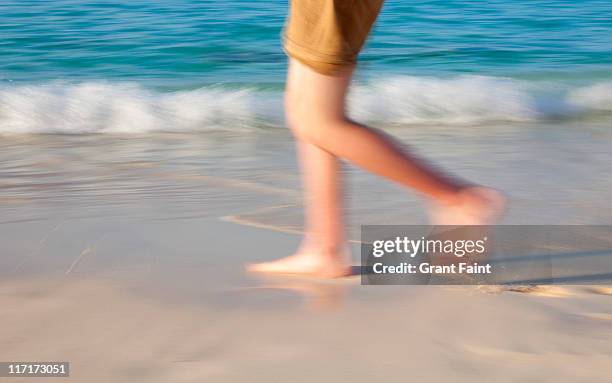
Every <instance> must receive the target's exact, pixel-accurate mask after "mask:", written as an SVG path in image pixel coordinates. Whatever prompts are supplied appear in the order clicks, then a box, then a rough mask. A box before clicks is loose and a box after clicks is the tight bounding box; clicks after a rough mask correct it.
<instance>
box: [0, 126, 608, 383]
mask: <svg viewBox="0 0 612 383" xmlns="http://www.w3.org/2000/svg"><path fill="white" fill-rule="evenodd" d="M516 129H518V128H500V129H499V130H498V131H496V132H495V135H494V137H492V138H489V139H487V140H485V139H478V138H475V136H470V132H469V130H468V131H467V132H466V133H463V135H462V136H461V137H459V138H455V140H458V142H459V143H461V142H462V140H463V141H465V142H468V141H469V142H472V146H469V145H462V146H461V147H460V148H456V149H455V150H454V151H451V150H447V151H446V152H444V151H443V150H439V151H438V152H434V153H433V154H432V155H433V158H439V159H440V162H441V163H442V164H453V163H455V164H458V163H459V161H460V160H461V161H462V162H461V165H460V166H458V165H455V166H452V165H451V167H452V168H454V169H455V170H459V171H460V170H461V168H463V167H465V169H470V170H466V171H468V172H470V174H468V175H472V176H474V177H476V178H477V179H478V180H481V181H482V182H486V183H490V184H492V185H493V186H498V187H500V188H502V189H504V190H506V191H507V192H508V193H509V194H510V196H511V197H512V201H513V202H514V203H513V205H512V206H511V211H510V213H509V215H508V217H507V218H506V221H505V222H504V223H527V222H528V223H600V224H601V223H603V224H605V223H607V224H609V223H612V214H611V210H610V205H609V203H608V201H607V199H605V198H603V196H605V195H607V194H609V193H608V191H609V190H610V186H611V185H609V183H610V179H611V178H610V177H604V176H605V175H606V174H608V173H609V169H607V168H606V167H607V164H609V162H607V163H606V162H605V161H606V160H607V159H608V157H609V156H610V154H609V152H606V151H605V150H604V149H605V148H608V146H607V145H608V143H609V141H612V137H611V136H610V133H608V132H607V131H604V130H600V129H599V128H595V127H593V128H591V130H586V131H585V130H582V131H572V130H570V128H569V127H568V128H567V129H566V130H563V129H561V130H558V131H557V135H552V136H551V135H549V136H547V137H546V136H543V135H542V136H541V137H540V134H543V132H541V131H540V130H539V129H540V128H538V129H533V130H529V129H527V128H522V129H523V130H521V131H519V132H517V131H516ZM438 133H439V132H430V133H428V132H427V131H416V132H414V131H413V132H403V133H402V132H400V134H404V136H405V137H410V136H412V137H415V138H419V139H420V141H419V142H422V145H423V148H427V147H428V145H429V146H431V147H439V146H440V142H439V141H436V140H443V139H444V138H440V137H444V135H442V136H441V135H440V134H438ZM525 135H527V138H529V139H527V138H525ZM434 136H435V137H438V138H436V139H435V140H434V138H433V137H434ZM448 137H449V136H447V138H448ZM448 139H450V138H448ZM521 140H523V141H521ZM581 140H582V141H581ZM606 140H607V141H606ZM521 142H522V143H523V146H520V145H517V143H521ZM0 145H1V146H2V151H1V152H0V159H1V161H0V164H1V166H0V171H1V172H2V173H1V175H2V177H1V182H2V183H1V185H0V212H1V214H0V243H1V244H2V249H1V250H0V304H1V305H2V308H3V309H2V310H0V323H2V324H3V326H2V329H0V344H1V345H2V347H0V360H2V361H9V360H24V361H25V360H50V361H70V362H71V377H70V378H68V379H66V381H75V382H109V381H112V382H145V381H146V382H169V381H171V382H202V381H215V382H244V381H252V382H260V381H261V382H264V381H291V382H302V381H303V382H312V381H316V380H320V381H333V382H344V381H346V382H349V381H350V382H366V381H372V380H374V379H381V380H384V381H386V382H405V381H407V380H413V381H424V380H430V381H433V382H473V381H476V380H478V381H486V382H516V381H538V382H549V381H550V382H556V383H558V382H578V381H580V382H603V381H606V379H608V377H609V376H610V375H611V373H612V369H611V368H610V363H609V362H610V360H611V359H612V318H611V315H612V311H611V308H612V289H611V288H610V287H609V286H548V287H546V286H539V287H538V286H518V287H512V288H508V287H505V288H502V287H496V286H361V285H360V281H359V279H358V278H355V277H353V278H345V279H341V280H333V281H317V280H312V279H307V278H287V277H278V278H263V277H259V276H254V275H248V274H246V273H245V272H244V271H243V264H244V263H245V262H251V261H256V260H264V259H273V258H276V257H280V256H283V255H286V254H288V253H290V252H291V251H292V250H293V249H294V248H295V246H296V245H297V243H298V240H299V235H298V234H299V231H300V222H301V217H300V215H299V205H300V195H299V188H298V185H299V179H298V174H297V170H296V167H295V161H294V160H293V158H292V149H293V148H292V146H291V143H290V139H289V137H288V136H286V135H285V134H282V133H277V132H262V133H261V134H257V135H253V136H248V137H236V136H227V135H223V134H219V135H217V136H213V137H205V138H204V137H199V136H197V135H194V136H189V135H159V136H153V137H130V136H118V137H112V136H77V137H70V136H23V137H9V138H3V139H2V141H0ZM547 145H552V146H553V148H549V147H548V146H547ZM587 147H588V149H589V150H584V149H586V148H587ZM517 148H518V149H517ZM521 148H522V149H521ZM572 148H573V149H572ZM553 149H555V150H553ZM521 150H522V152H521ZM538 150H539V152H538ZM572 150H573V151H572ZM517 151H518V152H517ZM542 153H544V154H546V155H545V156H543V155H542ZM555 153H556V154H555ZM436 154H438V155H439V157H436ZM579 154H580V156H581V157H580V158H579V159H575V158H577V156H578V155H579ZM553 155H556V156H557V157H554V158H555V159H556V160H557V163H558V164H552V162H553V157H551V156H553ZM572 158H574V159H575V160H574V161H572ZM485 159H486V161H485ZM530 161H531V162H530ZM528 164H531V166H530V167H525V168H522V167H521V166H527V165H528ZM553 165H554V166H553ZM558 166H562V167H563V171H564V173H563V174H564V175H563V176H562V175H561V174H559V175H557V173H555V169H558ZM502 169H505V172H502V171H501V170H502ZM508 169H510V170H512V171H508ZM547 172H550V174H553V175H551V176H550V177H546V182H544V181H541V178H540V177H541V176H542V175H543V174H548V173H547ZM606 172H608V173H606ZM347 173H348V176H349V178H350V187H349V190H350V192H351V195H352V197H351V198H352V200H351V204H350V206H349V216H350V218H351V222H352V227H351V233H353V234H355V233H356V231H357V228H358V224H362V223H364V224H365V223H369V224H376V223H405V224H415V223H422V222H423V221H424V215H423V214H422V210H421V205H420V202H419V201H418V199H417V198H416V197H414V196H410V195H406V192H405V191H403V190H401V189H399V188H397V187H395V186H392V185H388V184H386V183H384V182H382V181H380V180H378V179H376V178H374V177H371V176H368V175H364V174H362V173H360V172H357V171H355V170H354V169H348V171H347ZM540 181H541V182H540ZM526 182H529V183H530V185H531V186H530V187H528V186H529V185H528V184H526ZM539 182H540V183H539ZM561 185H564V186H565V187H564V188H563V189H562V188H560V186H561ZM553 191H555V192H554V193H553ZM381 192H383V193H387V194H386V195H387V196H388V197H389V198H386V199H381V198H374V197H375V196H376V195H378V193H381ZM543 193H549V194H548V195H549V199H548V201H547V202H548V203H546V204H543V203H542V196H543V195H544V194H543ZM576 196H582V197H581V198H577V197H576ZM534 221H536V222H534ZM357 256H358V252H357V249H355V259H357ZM0 380H2V378H0ZM13 380H15V381H19V380H18V379H11V380H10V381H13ZM55 380H57V381H62V380H63V379H55ZM55 380H54V381H55Z"/></svg>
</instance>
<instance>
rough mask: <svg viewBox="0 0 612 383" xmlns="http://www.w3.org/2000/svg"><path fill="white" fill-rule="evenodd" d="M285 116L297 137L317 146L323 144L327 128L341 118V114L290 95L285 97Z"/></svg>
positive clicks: (332, 126) (338, 121)
mask: <svg viewBox="0 0 612 383" xmlns="http://www.w3.org/2000/svg"><path fill="white" fill-rule="evenodd" d="M285 118H286V122H287V126H288V127H289V129H290V130H291V132H292V133H293V135H294V136H295V137H296V138H297V139H299V140H301V141H304V142H308V143H311V144H313V145H317V146H325V145H324V144H325V142H324V141H325V138H326V137H328V136H329V134H328V133H329V130H330V129H334V127H335V126H336V125H338V124H339V123H341V121H342V120H343V118H342V116H334V115H331V114H330V113H326V112H325V111H322V110H321V108H318V107H317V106H316V105H309V104H308V103H307V102H300V101H296V100H295V99H291V97H290V96H288V97H287V98H286V99H285Z"/></svg>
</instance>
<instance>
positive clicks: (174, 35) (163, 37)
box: [0, 0, 612, 133]
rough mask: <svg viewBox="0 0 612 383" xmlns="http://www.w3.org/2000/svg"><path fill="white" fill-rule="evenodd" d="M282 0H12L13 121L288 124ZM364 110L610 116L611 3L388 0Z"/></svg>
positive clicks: (4, 79)
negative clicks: (283, 102)
mask: <svg viewBox="0 0 612 383" xmlns="http://www.w3.org/2000/svg"><path fill="white" fill-rule="evenodd" d="M287 7H288V4H287V1H286V0H283V1H280V0H269V1H261V0H223V1H220V0H130V1H127V0H123V1H119V0H97V1H84V0H54V1H46V0H19V1H16V0H4V1H2V2H1V3H0V133H8V132H18V133H19V132H64V133H79V132H148V131H207V130H214V129H251V128H253V127H266V126H280V125H282V110H281V109H282V108H281V102H280V101H281V94H282V88H283V82H284V76H285V67H286V57H285V55H284V53H283V51H282V48H281V41H280V35H281V30H282V27H283V23H284V20H285V16H286V13H287ZM360 62H361V64H360V70H359V73H358V75H357V84H356V86H355V87H354V89H353V92H352V94H351V101H350V108H351V113H352V114H354V115H355V116H356V117H357V118H360V119H362V120H365V121H367V122H374V123H381V124H392V125H395V124H398V125H403V124H404V125H405V124H451V125H454V124H458V125H462V124H470V125H479V124H490V123H492V122H500V121H501V122H510V123H514V122H539V121H550V120H555V121H558V120H583V119H584V120H603V121H606V122H607V121H612V2H610V1H607V0H585V1H580V2H573V1H572V2H570V1H562V0H550V1H540V0H519V1H499V0H490V1H458V0H455V1H449V0H432V1H418V2H413V1H399V0H389V1H387V2H386V4H385V7H384V10H383V12H382V14H381V15H380V17H379V19H378V23H377V25H376V26H375V28H374V31H373V34H372V36H371V38H370V40H369V42H368V44H367V46H366V48H365V50H364V51H363V53H362V56H361V61H360Z"/></svg>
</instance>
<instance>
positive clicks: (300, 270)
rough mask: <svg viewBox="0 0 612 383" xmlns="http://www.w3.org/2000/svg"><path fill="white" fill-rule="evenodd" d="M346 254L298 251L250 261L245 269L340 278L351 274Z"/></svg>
mask: <svg viewBox="0 0 612 383" xmlns="http://www.w3.org/2000/svg"><path fill="white" fill-rule="evenodd" d="M348 259H349V257H348V256H347V255H338V254H334V255H323V254H320V253H314V252H307V251H299V252H297V253H296V254H293V255H290V256H288V257H285V258H281V259H278V260H275V261H271V262H261V263H252V264H248V265H247V266H246V269H247V271H250V272H255V273H268V274H298V275H308V276H315V277H319V278H340V277H345V276H348V275H351V265H350V264H349V262H348Z"/></svg>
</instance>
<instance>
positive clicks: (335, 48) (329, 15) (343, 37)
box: [284, 0, 384, 75]
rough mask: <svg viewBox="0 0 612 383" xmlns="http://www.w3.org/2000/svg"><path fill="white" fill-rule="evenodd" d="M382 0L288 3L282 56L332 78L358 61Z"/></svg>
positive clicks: (292, 0)
mask: <svg viewBox="0 0 612 383" xmlns="http://www.w3.org/2000/svg"><path fill="white" fill-rule="evenodd" d="M383 1H384V0H291V9H290V12H289V18H288V21H287V25H286V26H285V30H284V48H285V52H286V53H287V54H288V55H289V56H291V57H293V58H295V59H297V60H299V61H300V62H302V63H303V64H305V65H307V66H308V67H310V68H312V69H313V70H315V71H317V72H319V73H322V74H325V75H334V74H337V73H338V72H340V71H341V70H342V69H344V68H346V67H347V66H352V65H354V64H355V62H356V61H357V55H358V54H359V51H360V50H361V48H362V47H363V44H364V43H365V41H366V38H367V37H368V33H369V32H370V29H372V25H373V24H374V21H375V20H376V17H377V16H378V13H379V12H380V9H381V7H382V4H383Z"/></svg>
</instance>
